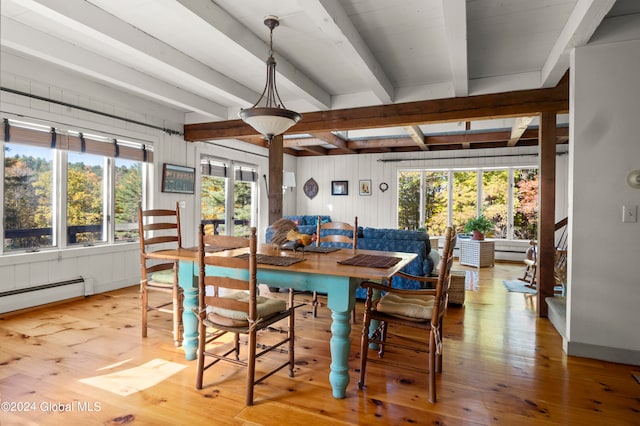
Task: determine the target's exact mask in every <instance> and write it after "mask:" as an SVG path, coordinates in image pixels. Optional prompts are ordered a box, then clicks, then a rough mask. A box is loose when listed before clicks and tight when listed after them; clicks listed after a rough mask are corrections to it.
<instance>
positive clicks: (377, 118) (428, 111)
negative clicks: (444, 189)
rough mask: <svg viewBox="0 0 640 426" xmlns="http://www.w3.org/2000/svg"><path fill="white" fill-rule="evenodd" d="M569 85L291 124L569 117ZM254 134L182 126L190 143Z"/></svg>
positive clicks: (320, 127)
mask: <svg viewBox="0 0 640 426" xmlns="http://www.w3.org/2000/svg"><path fill="white" fill-rule="evenodd" d="M565 82H566V79H563V80H562V81H561V83H560V84H558V86H556V87H553V88H548V89H532V90H520V91H514V92H506V93H494V94H487V95H477V96H468V97H461V98H448V99H434V100H429V101H418V102H407V103H400V104H390V105H377V106H370V107H361V108H351V109H341V110H329V111H318V112H309V113H304V114H303V119H302V121H300V122H299V123H298V124H296V125H295V126H293V128H292V131H294V132H296V133H317V132H333V131H339V130H356V129H375V128H382V127H394V126H403V127H404V126H415V125H420V124H425V123H445V122H453V121H471V120H481V119H482V120H486V119H490V118H504V117H517V116H530V115H538V114H540V113H541V112H550V111H552V112H555V113H565V112H568V111H569V86H568V84H567V83H565ZM256 135H257V134H256V131H255V130H254V129H253V128H252V127H250V126H248V125H247V124H245V123H244V122H243V121H242V120H228V121H217V122H209V123H196V124H186V125H185V126H184V139H185V140H186V141H191V142H196V141H207V140H212V139H238V138H240V137H244V136H256Z"/></svg>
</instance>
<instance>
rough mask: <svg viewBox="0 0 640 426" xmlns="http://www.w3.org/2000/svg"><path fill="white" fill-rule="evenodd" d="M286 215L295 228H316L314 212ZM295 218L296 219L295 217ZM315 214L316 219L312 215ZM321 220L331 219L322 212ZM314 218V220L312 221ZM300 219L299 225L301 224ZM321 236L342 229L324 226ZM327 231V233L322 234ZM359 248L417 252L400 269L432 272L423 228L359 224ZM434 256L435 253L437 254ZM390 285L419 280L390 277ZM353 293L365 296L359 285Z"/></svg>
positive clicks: (413, 286) (410, 286) (309, 230)
mask: <svg viewBox="0 0 640 426" xmlns="http://www.w3.org/2000/svg"><path fill="white" fill-rule="evenodd" d="M285 218H287V219H290V220H293V221H294V222H295V221H296V220H297V221H298V222H297V223H298V230H299V231H300V232H303V233H305V234H309V235H311V234H313V233H314V232H316V230H317V221H318V217H317V216H285ZM294 218H295V220H294ZM313 218H315V221H314V219H313ZM321 220H323V221H325V220H326V221H331V218H330V217H329V216H321ZM311 222H313V223H311ZM300 223H302V225H301V224H300ZM322 232H323V234H322V235H323V236H324V235H328V234H329V233H334V234H335V233H344V232H345V231H339V230H329V229H327V230H323V231H322ZM325 233H326V234H325ZM272 235H273V231H272V230H270V229H269V228H267V230H266V235H265V241H266V242H267V243H268V242H269V241H271V236H272ZM322 245H323V246H333V247H343V246H344V244H342V243H329V242H324V243H322ZM358 248H359V249H363V250H379V251H399V252H405V253H416V254H417V257H416V258H415V259H414V260H413V261H412V262H411V263H409V264H408V265H407V266H405V267H404V268H403V269H402V271H403V272H406V273H408V274H412V275H419V276H427V275H430V274H431V273H432V272H433V268H434V259H433V258H432V256H431V243H430V242H429V234H427V233H426V232H422V231H405V230H401V229H383V228H362V227H360V228H358ZM436 259H437V257H436ZM391 285H392V286H393V287H397V288H407V289H416V288H420V286H419V283H417V282H415V281H411V280H407V279H405V278H401V277H393V281H392V282H391ZM356 297H357V298H359V299H366V297H367V294H366V290H365V289H363V288H358V289H357V291H356Z"/></svg>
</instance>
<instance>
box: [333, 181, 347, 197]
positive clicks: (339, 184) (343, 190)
mask: <svg viewBox="0 0 640 426" xmlns="http://www.w3.org/2000/svg"><path fill="white" fill-rule="evenodd" d="M331 195H349V181H347V180H332V181H331Z"/></svg>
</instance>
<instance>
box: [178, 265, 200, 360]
mask: <svg viewBox="0 0 640 426" xmlns="http://www.w3.org/2000/svg"><path fill="white" fill-rule="evenodd" d="M194 268H195V264H194V263H193V262H180V266H179V270H178V283H179V285H180V287H182V291H183V296H184V300H183V302H182V307H183V309H184V310H183V311H182V326H183V341H182V349H183V350H184V355H185V358H186V359H187V360H188V361H191V360H194V359H196V352H197V350H198V319H197V318H196V314H195V313H194V311H195V310H197V309H198V281H197V276H196V275H194Z"/></svg>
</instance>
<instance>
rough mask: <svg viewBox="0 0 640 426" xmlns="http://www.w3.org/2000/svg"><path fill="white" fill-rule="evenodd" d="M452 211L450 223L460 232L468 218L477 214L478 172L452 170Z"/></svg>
mask: <svg viewBox="0 0 640 426" xmlns="http://www.w3.org/2000/svg"><path fill="white" fill-rule="evenodd" d="M452 190H453V204H452V206H453V211H452V217H451V223H452V224H453V225H454V226H455V227H456V229H458V232H462V230H463V229H464V225H465V224H466V223H467V221H468V220H469V219H471V218H472V217H475V216H476V215H477V210H478V208H477V206H478V204H477V202H478V172H476V171H472V172H471V171H458V172H453V188H452Z"/></svg>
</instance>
